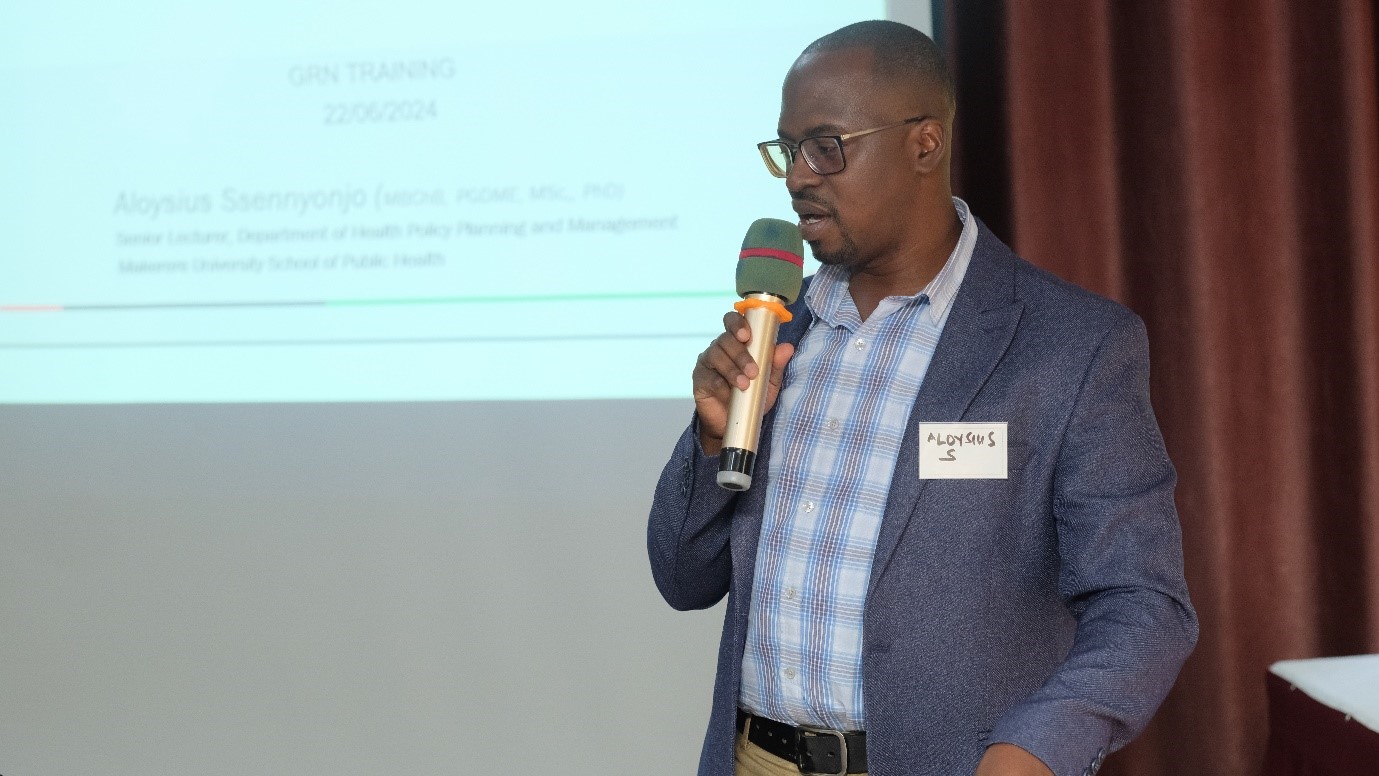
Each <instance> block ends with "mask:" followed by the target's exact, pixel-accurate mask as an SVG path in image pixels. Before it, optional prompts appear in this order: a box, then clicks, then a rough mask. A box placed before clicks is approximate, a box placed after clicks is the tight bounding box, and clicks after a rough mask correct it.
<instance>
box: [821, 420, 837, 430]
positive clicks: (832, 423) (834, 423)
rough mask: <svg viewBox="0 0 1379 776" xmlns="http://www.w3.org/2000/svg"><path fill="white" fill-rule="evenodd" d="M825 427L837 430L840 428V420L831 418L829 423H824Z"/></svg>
mask: <svg viewBox="0 0 1379 776" xmlns="http://www.w3.org/2000/svg"><path fill="white" fill-rule="evenodd" d="M824 428H826V429H828V430H829V431H837V430H838V421H836V420H833V419H831V418H830V419H829V421H828V422H827V423H825V424H824Z"/></svg>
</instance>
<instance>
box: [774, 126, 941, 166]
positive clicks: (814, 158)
mask: <svg viewBox="0 0 1379 776" xmlns="http://www.w3.org/2000/svg"><path fill="white" fill-rule="evenodd" d="M930 118H933V117H932V116H915V117H914V118H912V119H905V120H904V121H897V122H896V123H894V124H887V125H886V126H884V127H873V128H871V129H863V130H859V131H857V132H849V133H847V134H846V135H818V136H815V137H807V138H805V139H803V140H801V141H800V142H798V143H791V142H788V141H785V140H767V141H766V142H765V143H757V150H758V151H760V152H761V159H762V161H764V162H766V169H768V170H770V171H771V174H772V175H774V176H776V177H777V178H784V177H785V176H787V175H789V174H790V168H791V167H794V166H795V154H797V153H798V154H801V155H803V156H804V161H805V164H808V165H809V169H811V170H813V171H814V172H816V173H818V174H819V175H835V174H837V173H840V172H842V171H843V168H845V167H847V164H848V163H847V159H846V158H844V156H843V141H844V140H851V139H852V138H854V137H861V136H863V135H870V134H871V133H873V132H880V131H881V130H883V129H895V128H896V127H903V126H905V125H906V124H914V123H915V122H919V121H925V120H927V119H930Z"/></svg>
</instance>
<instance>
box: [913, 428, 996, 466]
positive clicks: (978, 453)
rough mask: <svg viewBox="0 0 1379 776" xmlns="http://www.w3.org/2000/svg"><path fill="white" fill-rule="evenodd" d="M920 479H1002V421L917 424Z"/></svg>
mask: <svg viewBox="0 0 1379 776" xmlns="http://www.w3.org/2000/svg"><path fill="white" fill-rule="evenodd" d="M919 478H920V479H921V480H1004V479H1005V478H1006V424H1004V423H920V424H919Z"/></svg>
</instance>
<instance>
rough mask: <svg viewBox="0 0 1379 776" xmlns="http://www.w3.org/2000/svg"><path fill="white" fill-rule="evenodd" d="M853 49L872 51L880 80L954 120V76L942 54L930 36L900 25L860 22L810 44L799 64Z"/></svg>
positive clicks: (881, 21)
mask: <svg viewBox="0 0 1379 776" xmlns="http://www.w3.org/2000/svg"><path fill="white" fill-rule="evenodd" d="M850 48H862V49H868V50H870V51H871V52H872V68H873V70H874V73H873V75H874V77H875V78H876V79H877V80H878V81H885V82H887V83H888V85H890V86H893V87H895V88H898V89H900V90H901V91H908V92H911V93H912V94H913V96H914V97H915V98H916V100H917V101H918V102H919V103H920V104H923V105H926V106H929V109H930V110H931V111H932V112H934V113H935V114H939V113H940V112H941V117H942V118H944V119H946V120H950V121H951V120H952V116H953V110H954V106H955V103H956V101H955V99H954V95H953V77H952V75H951V74H950V73H949V72H948V64H947V62H945V61H944V58H943V51H942V50H940V49H939V47H938V44H936V43H934V41H933V39H932V38H930V37H929V36H928V35H925V34H924V33H922V32H920V31H919V30H916V29H915V28H913V27H910V26H907V25H904V24H901V23H900V22H893V21H887V20H882V19H875V20H872V21H865V22H857V23H855V24H849V25H848V26H846V27H843V28H841V29H838V30H835V31H833V32H830V33H829V34H827V35H825V36H823V37H822V38H819V39H818V40H816V41H814V42H813V43H811V44H809V45H808V46H807V47H805V50H804V51H803V52H802V53H801V54H800V58H799V61H801V62H802V61H804V60H807V59H810V58H812V57H814V56H816V55H819V54H825V53H830V52H834V51H841V50H843V49H850Z"/></svg>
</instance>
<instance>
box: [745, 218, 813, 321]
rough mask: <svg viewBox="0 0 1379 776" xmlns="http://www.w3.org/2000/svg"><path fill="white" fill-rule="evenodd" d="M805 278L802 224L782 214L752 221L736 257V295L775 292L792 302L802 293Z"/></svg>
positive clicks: (788, 302)
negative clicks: (782, 218)
mask: <svg viewBox="0 0 1379 776" xmlns="http://www.w3.org/2000/svg"><path fill="white" fill-rule="evenodd" d="M803 282H804V240H802V239H801V238H800V227H799V226H798V225H796V224H793V223H791V222H789V221H782V220H781V219H779V218H758V219H757V220H755V221H753V222H752V225H751V226H750V227H748V229H747V236H746V237H744V238H743V239H742V253H741V254H739V256H738V260H737V295H738V296H747V295H748V294H759V293H765V294H775V295H776V296H778V297H781V298H782V299H784V300H785V303H786V304H790V303H792V302H794V301H795V298H796V297H798V296H799V295H800V285H801V283H803Z"/></svg>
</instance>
